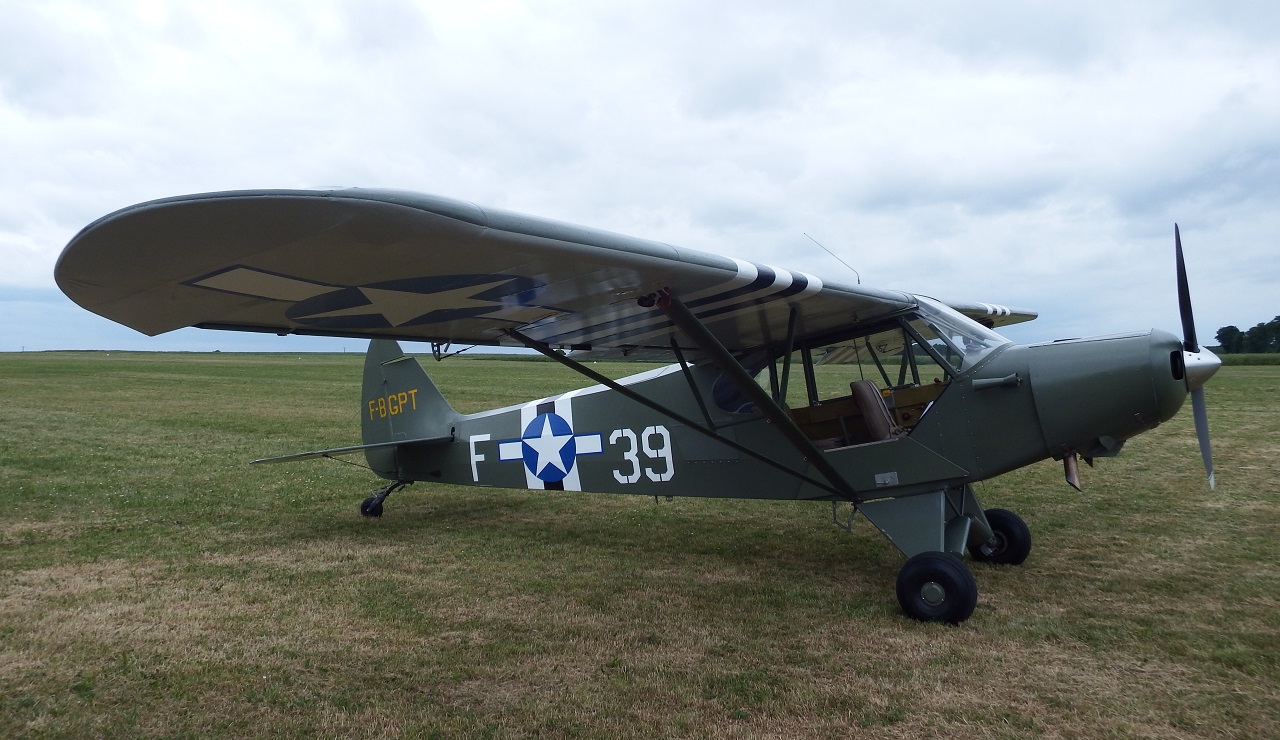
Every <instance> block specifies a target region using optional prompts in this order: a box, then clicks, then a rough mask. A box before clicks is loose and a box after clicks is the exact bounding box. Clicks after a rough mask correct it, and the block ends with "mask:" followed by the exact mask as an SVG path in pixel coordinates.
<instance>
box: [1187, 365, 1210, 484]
mask: <svg viewBox="0 0 1280 740" xmlns="http://www.w3.org/2000/svg"><path fill="white" fill-rule="evenodd" d="M1191 410H1192V412H1193V413H1194V414H1195V417H1196V439H1198V440H1200V457H1201V458H1202V459H1203V460H1204V472H1206V473H1208V474H1209V490H1213V450H1211V449H1209V413H1208V411H1207V410H1206V409H1205V405H1204V388H1196V389H1195V390H1193V391H1191Z"/></svg>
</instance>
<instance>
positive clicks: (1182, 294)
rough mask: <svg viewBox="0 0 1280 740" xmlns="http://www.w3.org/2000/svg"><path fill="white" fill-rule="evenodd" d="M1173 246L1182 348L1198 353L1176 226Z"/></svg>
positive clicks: (1180, 240) (1188, 289)
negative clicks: (1176, 269) (1176, 270)
mask: <svg viewBox="0 0 1280 740" xmlns="http://www.w3.org/2000/svg"><path fill="white" fill-rule="evenodd" d="M1173 245H1174V252H1175V254H1176V256H1177V261H1178V313H1179V314H1181V315H1182V348H1183V349H1185V350H1186V351H1188V352H1192V353H1195V352H1199V351H1200V345H1199V344H1198V343H1197V342H1196V321H1195V317H1193V316H1192V315H1191V288H1190V287H1189V286H1188V285H1187V265H1186V263H1185V262H1184V261H1183V259H1182V234H1181V233H1179V231H1178V225H1177V224H1174V225H1173Z"/></svg>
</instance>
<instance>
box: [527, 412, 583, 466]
mask: <svg viewBox="0 0 1280 740" xmlns="http://www.w3.org/2000/svg"><path fill="white" fill-rule="evenodd" d="M520 441H521V442H522V445H521V450H522V452H523V453H524V466H525V467H526V468H528V469H529V472H531V473H533V474H534V475H535V476H537V477H538V479H539V480H542V481H545V482H547V483H555V482H556V481H561V480H564V478H565V476H567V475H568V474H569V471H570V470H572V469H573V464H574V462H575V461H576V459H577V456H578V445H577V443H576V442H575V441H574V438H573V429H572V428H571V427H570V426H569V422H567V421H565V420H564V418H563V417H561V416H559V415H558V414H553V413H550V414H538V415H537V416H536V417H534V419H533V421H531V422H529V426H527V427H525V428H524V434H522V435H521V436H520Z"/></svg>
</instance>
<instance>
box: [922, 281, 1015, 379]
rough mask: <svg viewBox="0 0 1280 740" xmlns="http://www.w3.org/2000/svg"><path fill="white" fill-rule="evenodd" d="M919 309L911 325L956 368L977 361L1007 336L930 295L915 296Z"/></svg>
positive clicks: (964, 368) (1001, 344)
mask: <svg viewBox="0 0 1280 740" xmlns="http://www.w3.org/2000/svg"><path fill="white" fill-rule="evenodd" d="M916 298H917V299H919V302H920V303H919V313H918V315H917V316H916V317H913V318H912V319H911V327H912V328H913V329H915V330H916V332H918V333H919V334H920V336H921V337H922V338H924V340H925V341H926V342H928V343H929V344H930V346H931V347H932V348H933V349H934V350H936V351H937V353H938V354H939V355H940V356H941V357H942V359H943V360H945V361H946V363H947V364H948V365H950V366H951V367H952V368H953V369H954V370H955V371H956V372H964V371H965V370H968V369H969V368H971V367H973V366H974V365H976V364H978V363H979V362H980V361H981V360H982V358H984V357H986V356H987V354H988V353H990V352H991V350H993V349H995V348H997V347H1000V346H1003V345H1006V344H1008V343H1009V340H1008V339H1005V338H1004V337H1002V336H1000V335H999V334H997V333H995V332H994V331H991V330H990V329H988V328H986V327H985V326H983V325H982V324H979V323H978V322H976V321H974V320H973V319H971V318H969V317H968V316H965V315H964V314H962V313H960V312H958V311H956V310H954V309H952V308H951V307H950V306H946V305H943V304H942V303H939V302H938V301H935V300H934V299H932V298H927V297H925V296H916Z"/></svg>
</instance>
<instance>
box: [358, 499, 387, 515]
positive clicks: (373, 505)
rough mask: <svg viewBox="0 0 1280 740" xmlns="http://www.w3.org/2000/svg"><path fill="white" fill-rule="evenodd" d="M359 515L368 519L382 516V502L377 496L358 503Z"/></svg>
mask: <svg viewBox="0 0 1280 740" xmlns="http://www.w3.org/2000/svg"><path fill="white" fill-rule="evenodd" d="M360 515H361V516H369V517H379V516H382V502H381V501H379V500H378V497H377V496H370V497H369V498H367V499H365V500H364V501H361V502H360Z"/></svg>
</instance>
